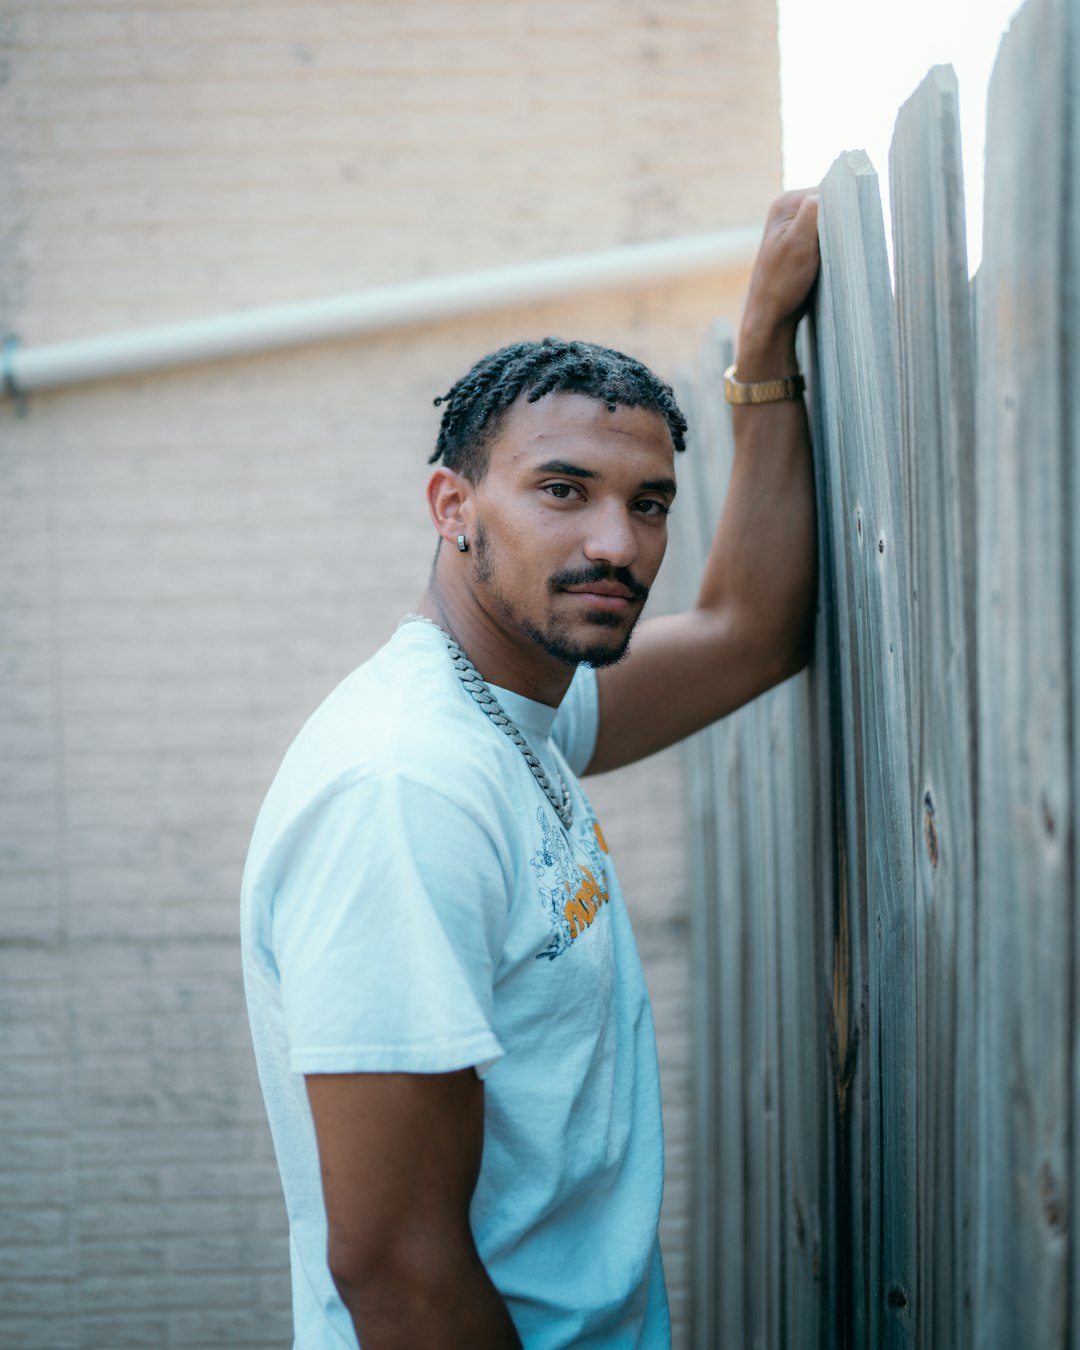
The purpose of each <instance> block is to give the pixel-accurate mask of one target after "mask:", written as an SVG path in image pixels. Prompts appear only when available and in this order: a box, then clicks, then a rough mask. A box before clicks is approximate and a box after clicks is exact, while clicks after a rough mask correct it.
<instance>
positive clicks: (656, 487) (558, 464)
mask: <svg viewBox="0 0 1080 1350" xmlns="http://www.w3.org/2000/svg"><path fill="white" fill-rule="evenodd" d="M535 471H536V472H537V473H564V474H566V476H567V477H568V478H592V479H594V480H595V479H597V478H599V477H600V475H599V474H598V473H597V472H596V470H595V469H583V468H582V467H581V465H580V464H571V463H569V461H568V460H565V459H549V460H548V461H547V462H546V463H544V464H538V465H537V466H536V470H535ZM676 490H677V489H676V487H675V479H674V478H649V479H647V480H646V481H645V482H644V483H639V484H638V491H639V492H663V493H664V494H665V495H666V496H668V497H674V496H675V493H676Z"/></svg>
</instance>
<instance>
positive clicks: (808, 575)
mask: <svg viewBox="0 0 1080 1350" xmlns="http://www.w3.org/2000/svg"><path fill="white" fill-rule="evenodd" d="M817 271H818V245H817V198H816V195H815V194H813V193H810V192H789V193H785V194H784V196H782V197H780V198H778V199H777V200H776V201H775V202H774V203H773V205H772V207H771V209H770V211H769V215H768V219H767V221H766V224H765V234H764V238H763V240H762V244H761V248H760V251H759V253H758V257H757V260H756V262H755V264H754V269H753V272H752V274H751V279H750V289H749V292H748V295H747V301H746V307H745V309H744V312H743V319H742V324H741V327H740V332H739V342H738V348H737V353H738V362H737V372H736V375H737V378H738V380H739V381H740V382H742V383H756V382H758V381H761V380H770V379H774V378H777V377H779V376H783V375H790V374H794V373H795V372H796V369H797V365H796V358H795V330H796V328H797V326H798V322H799V319H800V318H801V317H802V314H803V312H804V311H805V309H806V304H807V300H808V297H809V294H810V291H811V289H812V287H813V285H814V281H815V279H816V277H817ZM733 416H734V429H735V462H734V466H733V469H732V474H731V481H730V484H729V487H728V491H727V496H726V499H725V502H724V508H723V511H722V513H721V517H720V523H719V525H718V527H717V531H716V535H715V537H714V539H713V542H712V547H711V549H710V552H709V556H708V560H707V562H706V565H705V573H704V576H703V578H702V582H701V589H700V591H699V593H698V597H697V602H696V604H695V605H694V607H693V609H691V610H689V611H688V612H686V613H684V614H675V615H666V616H663V617H660V618H656V619H648V620H645V621H644V622H643V623H642V624H641V625H640V627H639V629H638V631H637V632H636V633H635V635H634V639H633V644H632V646H631V650H630V654H629V656H628V657H627V658H626V659H625V660H624V661H623V662H621V663H620V664H619V665H616V666H612V667H610V668H608V669H605V670H601V671H600V673H599V677H598V681H599V690H600V729H599V735H598V738H597V744H596V750H595V752H594V754H593V758H592V761H591V763H590V764H589V769H588V771H589V772H590V773H597V772H603V771H605V770H607V769H614V768H618V767H619V766H620V765H622V764H629V763H632V762H633V761H634V760H637V759H641V758H643V757H644V756H646V755H650V754H652V753H654V752H655V751H657V750H661V749H663V748H664V747H665V746H667V745H670V744H672V743H673V742H674V741H677V740H681V739H682V738H683V737H684V736H688V735H690V734H691V733H692V732H694V731H698V730H700V729H701V728H702V727H704V726H707V725H708V724H709V723H710V722H713V721H715V720H716V719H717V718H719V717H723V716H724V715H725V714H727V713H729V712H732V711H733V710H734V709H735V708H738V707H740V706H741V705H742V704H744V703H747V702H749V700H750V699H752V698H755V697H756V696H757V695H758V694H760V693H763V692H764V691H765V690H766V689H769V688H770V687H771V686H772V685H774V684H778V683H779V682H780V681H781V680H784V679H786V678H787V677H788V676H790V675H793V674H795V673H796V672H797V671H798V670H801V669H802V667H803V666H804V665H805V663H806V660H807V656H808V648H809V640H810V634H811V631H812V620H813V608H814V598H815V591H816V578H817V571H816V563H817V533H816V525H815V515H814V480H813V470H812V465H811V460H810V442H809V436H808V431H807V422H806V411H805V408H804V406H803V401H802V399H801V398H800V399H795V400H788V401H785V402H780V403H763V404H758V405H753V406H743V407H736V408H734V409H733ZM691 453H693V451H692V452H691ZM674 520H675V521H676V522H677V516H676V517H675V518H674ZM674 527H675V528H677V524H676V525H675V526H674Z"/></svg>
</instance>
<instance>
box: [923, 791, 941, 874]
mask: <svg viewBox="0 0 1080 1350" xmlns="http://www.w3.org/2000/svg"><path fill="white" fill-rule="evenodd" d="M935 814H936V813H935V811H934V799H933V797H931V795H930V789H929V788H927V790H926V795H925V796H924V797H923V836H924V838H925V839H926V856H927V857H928V858H929V859H930V866H931V867H936V866H937V865H938V858H939V856H940V855H939V851H938V833H937V825H936V824H935V823H934V816H935Z"/></svg>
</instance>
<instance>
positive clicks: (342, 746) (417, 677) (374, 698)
mask: <svg viewBox="0 0 1080 1350" xmlns="http://www.w3.org/2000/svg"><path fill="white" fill-rule="evenodd" d="M498 741H499V737H498V734H497V733H495V732H494V729H493V728H491V727H490V724H489V723H488V722H487V720H486V719H485V718H484V717H483V716H481V715H479V713H478V710H477V708H476V705H475V704H474V703H473V701H472V699H471V698H470V697H469V695H468V694H467V693H466V691H465V690H464V689H463V688H462V685H461V682H460V680H459V679H458V677H457V675H456V673H455V671H454V668H453V666H452V665H451V663H450V661H449V659H448V656H447V652H446V648H445V646H444V644H443V642H442V640H441V638H440V636H439V634H438V633H437V632H436V631H435V630H434V629H432V628H430V627H429V626H428V625H425V624H408V625H406V626H404V627H403V628H401V629H399V630H398V632H397V633H395V635H394V636H393V638H391V640H390V641H389V642H387V643H386V644H385V645H384V646H383V647H381V648H380V649H379V651H377V652H376V653H375V654H374V655H373V656H372V657H371V658H370V659H369V660H368V661H366V662H365V663H364V664H363V665H362V666H359V667H358V668H357V669H356V670H354V671H353V672H352V673H351V674H350V675H348V676H346V678H345V679H344V680H343V681H342V682H341V683H340V684H339V685H338V686H337V688H336V689H334V690H333V691H332V692H331V693H330V695H329V696H328V697H327V698H326V699H325V700H324V701H323V703H322V704H321V705H320V706H319V707H318V708H317V709H316V710H315V712H314V713H313V714H312V715H311V717H309V718H308V720H307V722H306V723H305V724H304V726H303V727H302V728H301V730H300V732H299V733H298V735H297V736H296V739H295V740H294V741H293V743H292V745H291V746H290V747H289V749H288V751H287V753H286V755H285V757H284V759H283V761H282V764H281V767H280V769H279V770H278V773H277V775H276V777H275V779H274V781H273V783H272V785H271V787H270V790H269V792H268V794H267V797H266V800H265V802H264V804H263V808H262V811H261V812H260V815H259V821H258V824H257V826H256V834H255V840H254V841H253V849H255V850H256V851H258V846H260V845H261V846H262V847H264V848H265V847H267V846H269V845H270V843H271V841H272V840H280V839H281V837H282V836H283V835H284V834H286V833H289V832H290V830H292V829H295V828H296V827H297V826H298V825H302V828H304V829H307V828H309V825H310V821H311V818H312V816H313V814H315V815H318V816H319V817H320V818H322V819H323V820H325V821H327V822H329V821H330V820H331V819H333V818H338V819H341V820H343V821H344V820H347V819H348V818H349V816H350V815H352V816H354V817H355V816H357V815H359V816H362V817H365V818H370V819H372V820H374V819H385V818H386V815H387V813H389V812H392V811H394V810H402V811H404V810H405V809H406V804H407V805H408V810H409V811H410V812H411V813H415V812H416V811H417V810H418V809H421V808H422V809H423V811H424V813H425V815H431V816H432V817H436V816H437V817H438V818H440V819H463V818H471V819H474V820H478V821H481V822H482V821H485V820H488V819H490V817H491V814H492V812H493V810H495V809H496V808H497V805H498V802H499V801H500V799H501V795H502V794H501V792H500V783H501V779H500V775H499V770H498V764H497V760H498V753H497V752H496V753H495V754H493V753H492V746H493V742H494V743H496V744H497V743H498ZM499 748H500V749H501V747H499Z"/></svg>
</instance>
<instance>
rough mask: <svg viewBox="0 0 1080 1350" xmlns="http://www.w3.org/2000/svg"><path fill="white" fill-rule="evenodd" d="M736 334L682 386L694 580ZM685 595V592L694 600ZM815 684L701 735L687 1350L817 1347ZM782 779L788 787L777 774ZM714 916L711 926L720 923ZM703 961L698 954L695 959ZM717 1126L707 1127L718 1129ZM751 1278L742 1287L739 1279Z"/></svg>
mask: <svg viewBox="0 0 1080 1350" xmlns="http://www.w3.org/2000/svg"><path fill="white" fill-rule="evenodd" d="M730 350H731V342H730V337H728V336H727V335H726V334H723V333H715V334H713V335H711V336H710V339H709V341H708V342H707V343H706V344H705V347H704V349H703V351H702V355H701V360H700V363H699V370H700V372H701V373H700V378H698V379H696V380H691V379H689V378H688V379H687V380H685V381H683V382H682V384H681V386H680V394H681V397H682V398H683V399H684V400H685V401H686V404H687V407H688V411H689V412H690V413H691V414H692V417H693V422H692V425H693V427H694V433H693V440H692V445H691V453H690V454H689V455H688V456H687V463H686V466H685V468H684V467H683V466H680V475H681V476H682V478H683V487H682V490H681V492H680V504H681V507H682V508H683V509H686V510H688V511H691V512H692V513H693V519H692V520H691V521H688V522H684V531H683V539H684V543H685V542H686V541H687V537H688V536H689V548H688V549H686V548H684V557H685V556H686V554H687V553H689V555H690V558H689V566H688V568H687V569H686V571H685V573H684V577H683V584H684V586H686V587H687V588H688V592H689V588H690V587H692V585H693V582H694V581H695V580H696V578H697V576H699V575H700V567H701V563H702V561H703V559H704V553H705V550H706V549H707V547H708V543H709V539H710V536H711V532H712V528H713V526H714V524H715V521H716V519H717V517H718V515H719V512H720V507H721V503H722V499H723V492H724V489H725V487H726V480H727V475H728V472H729V468H730V458H731V424H730V413H729V410H728V409H727V408H726V406H725V405H724V403H723V396H722V387H723V381H722V372H723V369H724V366H725V365H726V364H727V363H728V361H729V359H730ZM684 598H686V599H690V598H692V596H691V595H690V594H689V593H687V595H686V596H685V597H684ZM806 691H807V682H806V681H805V680H803V681H797V682H793V683H792V684H790V685H789V686H787V687H786V688H784V689H781V690H778V691H775V692H774V693H773V694H772V695H769V696H767V697H766V698H765V699H763V700H761V701H760V702H759V703H758V704H757V705H756V706H755V707H754V708H752V709H749V710H747V712H746V713H745V714H744V715H742V716H741V717H739V718H733V719H730V720H729V721H728V722H726V723H724V724H723V725H721V726H719V727H715V728H712V729H710V730H709V731H708V732H705V733H703V734H702V735H701V736H699V737H696V738H694V741H693V742H692V743H691V746H690V768H689V772H690V779H689V785H690V797H691V807H692V810H694V812H695V815H696V817H697V818H698V819H700V820H702V821H704V822H706V839H705V840H704V841H699V845H700V846H699V847H698V848H697V849H696V850H695V865H694V875H695V878H696V879H697V884H698V886H699V888H700V893H699V894H698V895H696V896H695V904H694V910H693V914H694V937H693V943H694V948H695V952H696V953H697V959H698V960H699V969H700V970H701V971H702V973H703V977H704V978H706V979H708V980H709V981H710V989H709V991H708V992H707V993H701V994H700V995H699V998H698V1000H697V1004H696V1008H697V1012H698V1016H699V1017H703V1018H705V1019H710V1018H711V1019H715V1020H713V1021H709V1020H706V1021H705V1022H704V1023H699V1024H698V1037H699V1044H701V1045H702V1046H703V1047H704V1049H705V1054H704V1056H703V1057H702V1059H701V1060H699V1063H698V1083H699V1099H698V1100H699V1114H698V1140H699V1146H700V1147H707V1148H712V1149H714V1150H715V1155H714V1157H713V1158H711V1159H710V1160H709V1162H708V1164H707V1165H706V1167H705V1169H704V1173H703V1175H704V1177H705V1178H706V1179H707V1184H706V1189H705V1190H703V1191H702V1192H701V1193H700V1194H699V1197H698V1208H697V1214H696V1221H695V1232H696V1233H697V1234H698V1240H699V1242H700V1243H701V1248H700V1251H699V1264H698V1269H699V1270H700V1271H702V1272H703V1273H704V1272H706V1271H709V1270H711V1272H712V1279H711V1280H709V1282H708V1284H707V1286H706V1288H707V1290H708V1292H709V1294H710V1295H711V1296H712V1297H711V1298H707V1299H701V1298H699V1299H698V1300H697V1301H696V1303H695V1310H694V1311H695V1316H694V1344H695V1346H697V1347H700V1350H706V1348H707V1350H713V1348H714V1347H716V1346H720V1345H725V1346H726V1345H732V1346H747V1347H751V1346H760V1347H763V1348H765V1347H773V1346H777V1345H781V1344H783V1345H792V1346H805V1347H807V1350H818V1347H821V1350H824V1347H825V1346H827V1345H829V1340H828V1338H827V1336H826V1334H825V1333H826V1327H827V1326H828V1318H827V1314H826V1312H825V1292H826V1282H825V1280H824V1278H823V1265H824V1260H825V1257H824V1252H823V1236H822V1221H821V1214H822V1203H823V1196H822V1185H823V1171H822V1167H823V1161H824V1159H825V1157H826V1154H827V1151H828V1146H827V1144H826V1142H825V1134H826V1126H825V1123H824V1117H825V1114H826V1108H825V1104H824V1097H825V1074H824V1063H825V1061H824V1050H823V1047H822V1045H821V1043H820V1039H819V1038H818V1037H817V1036H816V1034H815V1023H816V1021H817V1020H818V1018H819V1016H820V1009H821V1004H822V1000H821V979H820V968H821V957H820V952H821V942H820V937H819V934H818V931H817V916H816V914H815V910H814V907H813V905H812V904H808V903H807V886H806V883H807V878H808V876H809V874H810V871H811V869H812V867H813V866H814V850H815V841H816V835H815V831H816V827H817V806H816V802H815V798H814V792H813V784H812V782H811V781H810V780H811V775H812V772H813V760H812V757H811V749H810V745H809V738H810V725H811V724H810V722H809V720H808V719H807V716H806V713H807V692H806ZM781 764H782V765H783V766H784V768H785V771H784V772H781V773H777V772H776V770H777V766H778V765H781ZM710 910H711V912H710ZM703 953H704V954H703ZM710 1111H712V1112H714V1114H713V1115H712V1116H710V1115H709V1112H710ZM748 1268H752V1269H753V1270H754V1271H755V1272H756V1277H755V1279H754V1280H753V1281H752V1282H751V1281H747V1279H746V1270H747V1269H748Z"/></svg>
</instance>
